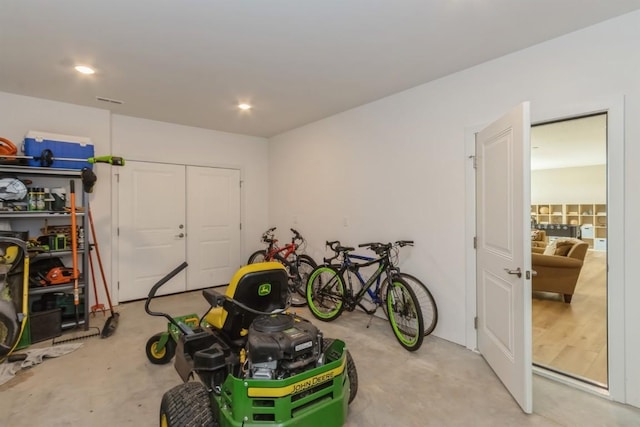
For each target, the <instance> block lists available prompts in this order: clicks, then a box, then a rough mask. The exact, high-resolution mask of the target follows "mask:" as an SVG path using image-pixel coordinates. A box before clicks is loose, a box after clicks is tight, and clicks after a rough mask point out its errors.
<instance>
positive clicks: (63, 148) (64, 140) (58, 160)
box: [22, 130, 94, 169]
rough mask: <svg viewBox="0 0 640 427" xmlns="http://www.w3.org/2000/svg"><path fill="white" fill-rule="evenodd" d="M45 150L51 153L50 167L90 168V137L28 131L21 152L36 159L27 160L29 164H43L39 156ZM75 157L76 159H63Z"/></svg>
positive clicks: (91, 145)
mask: <svg viewBox="0 0 640 427" xmlns="http://www.w3.org/2000/svg"><path fill="white" fill-rule="evenodd" d="M46 150H51V153H52V155H53V162H52V163H51V166H50V167H52V168H58V169H82V168H84V167H87V168H89V169H91V168H92V167H93V165H92V164H91V163H89V162H88V161H87V159H89V158H90V157H93V156H94V151H93V144H92V143H91V139H89V138H86V137H82V136H70V135H58V134H55V133H47V132H39V131H33V130H31V131H29V132H27V135H26V136H25V138H24V142H23V143H22V152H23V153H24V155H25V156H33V157H36V159H29V160H27V164H28V165H29V166H46V165H43V164H42V162H41V160H40V158H41V157H42V155H43V153H46ZM63 159H77V160H63Z"/></svg>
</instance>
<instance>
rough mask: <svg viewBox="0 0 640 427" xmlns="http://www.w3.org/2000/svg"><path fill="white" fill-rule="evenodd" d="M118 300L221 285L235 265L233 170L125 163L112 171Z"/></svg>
mask: <svg viewBox="0 0 640 427" xmlns="http://www.w3.org/2000/svg"><path fill="white" fill-rule="evenodd" d="M117 174H118V180H117V194H118V208H117V211H118V218H117V224H118V225H117V227H118V228H117V230H118V231H117V234H118V243H117V248H118V253H117V256H116V258H117V261H118V268H117V277H118V300H119V301H121V302H122V301H131V300H137V299H142V298H146V297H147V294H148V292H149V290H150V289H151V287H152V286H153V284H154V283H156V282H157V281H158V280H159V279H161V278H162V277H163V276H164V275H165V274H167V273H168V272H170V271H171V270H173V269H174V268H175V267H177V266H178V265H180V264H181V263H182V262H184V261H187V263H188V264H189V266H188V268H187V269H185V270H183V271H182V272H181V273H180V274H179V275H177V276H176V277H174V278H173V279H172V280H170V281H169V282H168V283H166V284H165V285H163V286H162V287H161V288H160V290H159V291H158V293H157V294H158V295H166V294H173V293H178V292H184V291H190V290H195V289H203V288H207V287H210V286H215V285H220V284H224V283H228V282H229V280H230V278H231V276H232V275H233V273H235V271H236V270H237V269H238V267H239V266H240V265H241V261H240V171H239V170H237V169H221V168H210V167H201V166H185V165H173V164H161V163H146V162H134V161H127V165H126V166H125V167H123V168H119V169H118V171H117Z"/></svg>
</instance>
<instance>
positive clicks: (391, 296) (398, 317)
mask: <svg viewBox="0 0 640 427" xmlns="http://www.w3.org/2000/svg"><path fill="white" fill-rule="evenodd" d="M386 306H387V311H388V313H389V324H390V325H391V329H392V330H393V333H394V335H395V336H396V338H397V339H398V342H399V343H400V345H401V346H402V347H404V348H405V349H407V350H409V351H416V350H417V349H419V348H420V346H421V345H422V340H423V339H424V332H423V331H424V323H423V321H422V311H421V309H420V305H419V303H418V299H417V297H416V294H415V293H414V292H413V291H412V290H411V286H409V285H408V284H407V282H405V281H404V280H403V279H402V278H400V277H399V276H395V277H394V278H393V280H392V281H391V283H390V285H389V286H388V287H387V300H386Z"/></svg>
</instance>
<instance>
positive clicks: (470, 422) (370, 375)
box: [0, 292, 640, 427]
mask: <svg viewBox="0 0 640 427" xmlns="http://www.w3.org/2000/svg"><path fill="white" fill-rule="evenodd" d="M152 307H153V308H155V309H158V310H168V311H170V312H171V313H173V314H176V315H178V314H187V313H190V312H196V313H199V314H201V313H203V312H204V311H205V309H206V308H207V307H206V302H205V300H204V298H203V297H202V296H201V293H200V292H190V293H186V294H180V295H173V296H167V297H161V298H158V299H157V300H156V301H154V304H153V305H152ZM117 311H118V312H120V325H119V327H118V329H117V331H116V333H115V334H114V335H113V336H112V337H110V338H108V339H100V338H99V337H93V338H89V339H87V340H84V341H82V342H83V343H84V345H83V346H82V347H81V348H80V349H78V350H76V351H74V352H73V353H70V354H67V355H64V356H61V357H59V358H55V359H46V360H45V361H44V362H43V363H42V364H40V365H37V366H35V367H33V368H30V369H27V370H23V371H20V372H19V373H18V375H17V376H16V377H15V378H13V379H12V380H10V381H9V382H7V383H5V384H4V385H2V386H0V414H1V416H0V425H2V426H11V427H19V426H30V427H33V426H51V427H54V426H140V427H142V426H156V425H158V411H159V406H160V400H161V398H162V394H163V393H164V392H165V391H166V390H168V389H170V388H171V387H173V386H175V385H177V384H179V383H180V378H179V377H178V374H177V373H176V372H175V370H174V368H173V365H172V364H169V365H163V366H158V365H152V364H151V363H149V362H148V361H147V358H146V356H145V352H144V346H145V343H146V341H147V339H148V338H149V337H150V336H151V335H153V334H154V333H156V332H160V331H162V330H163V329H164V327H165V322H164V321H163V320H162V319H160V318H155V317H150V316H148V315H146V314H145V313H144V302H142V301H138V302H133V303H127V304H122V305H120V306H119V307H117ZM299 313H300V314H301V315H303V316H306V317H308V318H310V319H311V316H310V315H309V314H308V311H306V309H301V310H299ZM105 319H106V318H104V317H102V315H101V314H99V315H98V316H97V317H96V319H95V320H94V321H93V324H95V325H96V326H98V327H100V328H102V326H103V324H104V320H105ZM368 321H369V317H368V316H366V315H364V314H362V313H344V314H343V316H342V317H341V318H339V319H338V320H336V321H334V322H333V323H323V322H319V321H315V320H314V324H316V326H318V327H319V328H320V329H321V330H322V331H323V332H324V334H325V336H326V337H339V338H342V339H344V340H345V341H346V342H347V345H348V346H349V348H350V350H351V353H352V355H353V358H354V360H355V362H356V365H357V368H358V374H359V390H358V395H357V397H356V399H355V400H354V402H353V403H352V404H351V407H350V412H349V418H348V422H347V424H346V425H347V426H350V427H360V426H362V427H364V426H640V409H634V408H631V407H629V406H624V405H619V404H616V403H612V402H610V401H608V400H606V399H603V398H600V397H597V396H594V395H591V394H588V393H585V392H582V391H578V390H574V389H571V388H568V387H566V386H563V385H560V384H557V383H555V382H553V381H550V380H548V379H545V378H541V377H538V376H534V414H533V415H525V414H523V413H522V412H521V410H520V408H519V406H518V405H517V404H516V403H515V401H514V400H513V399H512V398H511V396H510V395H509V394H508V393H507V392H506V391H505V389H504V388H503V386H502V384H501V383H500V381H499V380H498V379H497V377H496V376H495V375H494V374H493V372H492V371H491V369H490V368H489V367H488V365H487V364H486V363H485V362H484V360H483V359H482V357H481V356H479V355H478V354H475V353H473V352H471V351H468V350H466V349H464V348H463V347H460V346H458V345H456V344H452V343H450V342H448V341H445V340H442V339H439V338H436V337H431V336H430V337H427V338H426V339H425V343H424V344H423V346H422V348H421V349H420V350H418V351H417V352H415V353H409V352H407V351H406V350H404V349H402V347H400V345H399V344H398V343H397V342H396V340H395V338H394V336H393V335H392V333H391V329H390V328H389V326H388V324H387V322H386V321H385V320H383V319H378V318H374V319H373V321H372V323H371V327H370V328H368V329H367V328H366V325H367V323H368ZM49 345H51V342H50V341H46V342H42V343H38V344H37V345H34V346H32V347H33V348H36V347H37V348H39V347H47V346H49Z"/></svg>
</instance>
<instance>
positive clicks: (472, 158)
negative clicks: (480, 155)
mask: <svg viewBox="0 0 640 427" xmlns="http://www.w3.org/2000/svg"><path fill="white" fill-rule="evenodd" d="M469 158H470V159H471V160H472V161H473V168H474V169H478V161H477V157H476V156H473V155H472V156H469Z"/></svg>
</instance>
